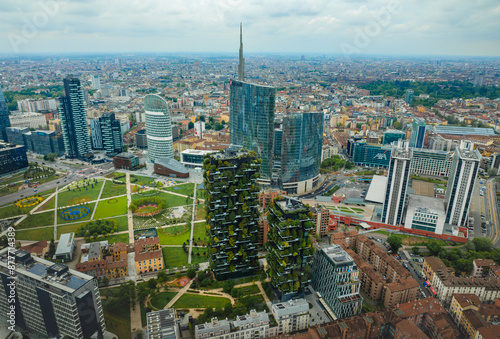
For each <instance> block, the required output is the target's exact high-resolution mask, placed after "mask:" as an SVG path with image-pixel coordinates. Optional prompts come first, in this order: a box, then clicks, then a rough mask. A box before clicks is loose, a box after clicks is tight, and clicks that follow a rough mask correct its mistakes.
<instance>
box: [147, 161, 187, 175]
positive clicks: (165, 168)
mask: <svg viewBox="0 0 500 339" xmlns="http://www.w3.org/2000/svg"><path fill="white" fill-rule="evenodd" d="M154 172H155V173H156V174H160V175H165V176H169V177H174V178H188V177H189V171H188V169H187V168H186V167H185V166H184V165H183V164H181V163H180V162H178V161H177V160H175V159H173V158H156V160H155V162H154Z"/></svg>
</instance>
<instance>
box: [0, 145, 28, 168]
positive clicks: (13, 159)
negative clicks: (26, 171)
mask: <svg viewBox="0 0 500 339" xmlns="http://www.w3.org/2000/svg"><path fill="white" fill-rule="evenodd" d="M26 167H28V157H27V156H26V149H25V148H24V146H16V145H12V144H6V143H2V142H0V175H2V174H6V173H10V172H14V171H18V170H20V169H22V168H26Z"/></svg>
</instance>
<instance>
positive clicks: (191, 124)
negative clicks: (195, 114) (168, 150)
mask: <svg viewBox="0 0 500 339" xmlns="http://www.w3.org/2000/svg"><path fill="white" fill-rule="evenodd" d="M191 128H194V123H193V122H192V121H190V122H189V123H188V129H191Z"/></svg>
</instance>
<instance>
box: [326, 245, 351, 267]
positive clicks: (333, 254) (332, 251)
mask: <svg viewBox="0 0 500 339" xmlns="http://www.w3.org/2000/svg"><path fill="white" fill-rule="evenodd" d="M321 250H322V251H323V252H324V253H325V254H326V255H327V256H328V258H330V260H332V261H333V262H334V263H335V264H336V265H341V264H346V263H352V262H353V259H352V258H351V256H350V255H349V254H347V252H346V251H344V249H343V248H342V246H340V245H331V246H328V247H324V248H322V249H321Z"/></svg>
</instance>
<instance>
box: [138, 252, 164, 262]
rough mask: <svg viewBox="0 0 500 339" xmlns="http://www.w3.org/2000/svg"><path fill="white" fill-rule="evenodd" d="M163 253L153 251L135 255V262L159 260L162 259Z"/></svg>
mask: <svg viewBox="0 0 500 339" xmlns="http://www.w3.org/2000/svg"><path fill="white" fill-rule="evenodd" d="M162 257H163V255H162V251H161V250H158V251H151V252H143V253H137V252H136V253H135V261H136V262H137V261H143V260H150V259H158V258H162Z"/></svg>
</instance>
